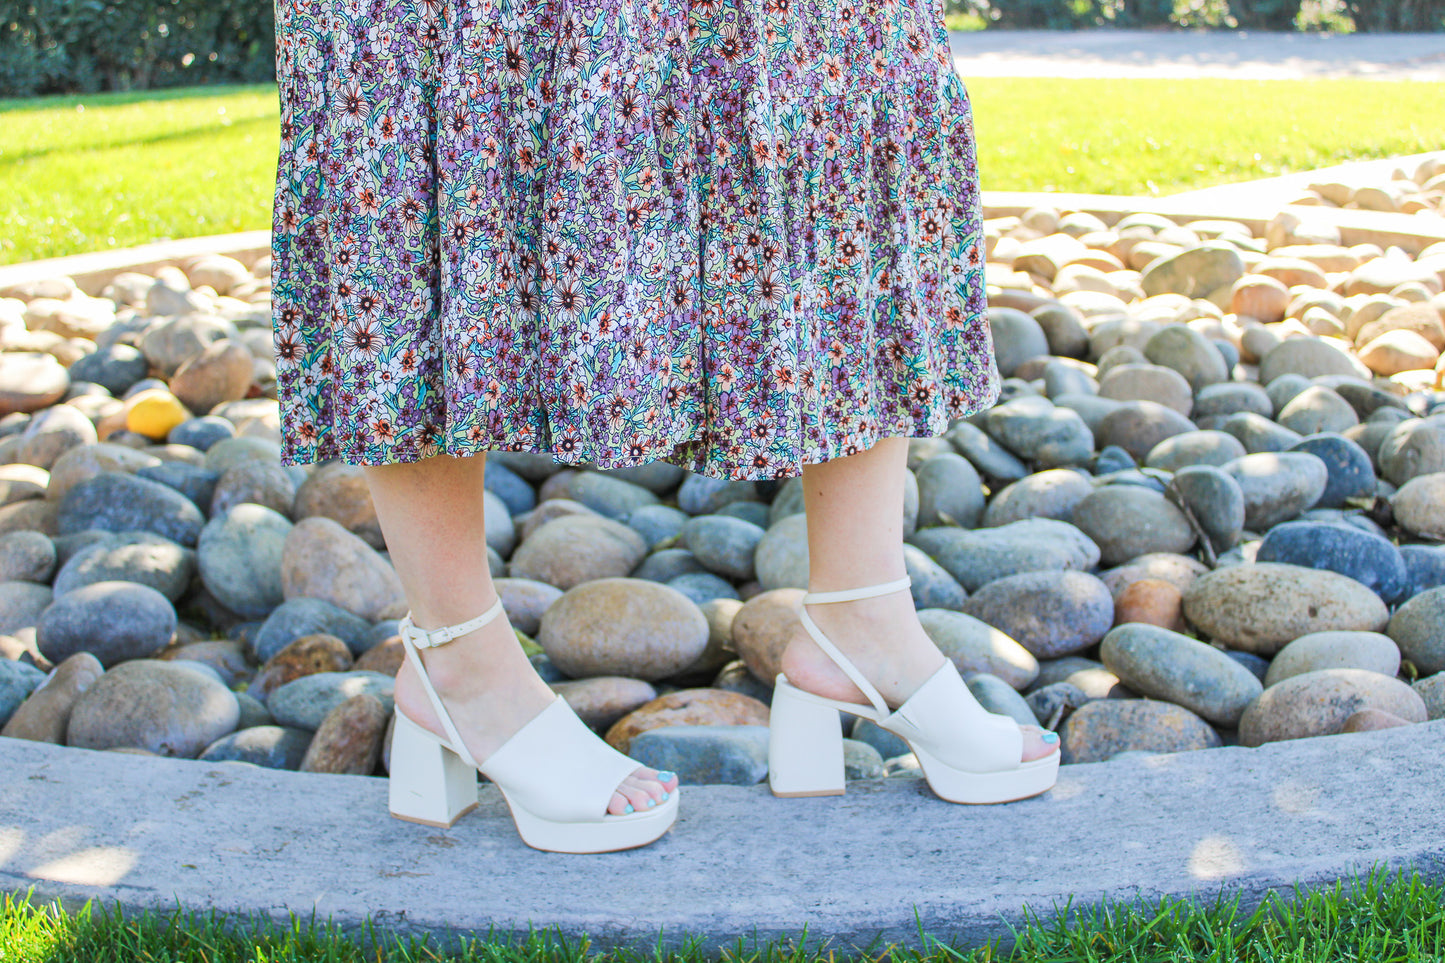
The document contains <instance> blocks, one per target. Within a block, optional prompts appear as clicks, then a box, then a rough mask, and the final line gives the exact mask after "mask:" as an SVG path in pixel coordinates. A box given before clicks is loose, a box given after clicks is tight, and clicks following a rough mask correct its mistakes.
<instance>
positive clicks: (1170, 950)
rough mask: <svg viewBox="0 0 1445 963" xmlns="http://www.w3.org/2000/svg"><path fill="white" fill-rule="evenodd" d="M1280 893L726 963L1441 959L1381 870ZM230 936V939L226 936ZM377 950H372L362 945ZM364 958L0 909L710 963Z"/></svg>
mask: <svg viewBox="0 0 1445 963" xmlns="http://www.w3.org/2000/svg"><path fill="white" fill-rule="evenodd" d="M1286 897H1287V898H1282V897H1281V896H1279V895H1277V894H1275V893H1271V894H1269V896H1268V897H1267V898H1266V899H1265V901H1264V903H1263V904H1262V905H1261V906H1260V907H1259V908H1258V909H1256V910H1255V911H1254V912H1244V911H1242V910H1241V908H1240V906H1239V904H1238V902H1237V900H1216V901H1214V902H1212V903H1208V904H1207V905H1203V906H1196V905H1193V904H1190V903H1187V902H1183V901H1176V900H1164V901H1161V902H1158V903H1154V904H1143V903H1138V904H1132V905H1130V904H1122V903H1121V904H1114V905H1110V906H1108V907H1104V908H1099V909H1093V910H1086V911H1074V912H1072V913H1065V912H1064V911H1063V909H1062V908H1061V910H1060V911H1059V912H1058V913H1056V914H1053V915H1051V916H1049V917H1047V918H1043V919H1040V918H1036V917H1035V918H1031V920H1030V922H1029V924H1028V925H1027V926H1025V927H1024V928H1023V929H1022V930H1020V931H1019V933H1018V934H1017V940H1016V941H1015V944H1014V945H1013V946H1012V947H1011V948H1005V947H1003V946H1002V945H1001V943H998V942H995V943H994V944H990V945H988V946H983V947H956V946H952V945H949V944H947V943H943V942H938V941H936V940H931V939H924V940H923V941H921V942H920V948H919V949H907V948H898V947H885V946H879V947H876V948H874V949H873V950H872V951H871V952H869V953H867V954H858V953H844V952H837V951H835V950H834V949H833V948H830V947H828V946H826V945H819V944H818V943H817V942H816V941H814V942H805V943H804V944H803V945H802V946H801V947H798V946H794V945H792V944H791V943H789V944H781V943H762V944H753V943H751V942H747V943H744V942H742V941H740V942H739V944H738V946H737V948H736V949H735V950H731V951H725V952H724V953H723V954H722V963H840V961H845V960H846V961H851V960H858V961H870V963H1003V961H1008V963H1045V961H1050V963H1053V961H1078V963H1113V961H1166V960H1167V961H1176V960H1177V961H1181V963H1182V961H1186V960H1189V961H1196V960H1197V961H1201V963H1305V961H1319V963H1356V961H1359V963H1364V961H1369V963H1384V961H1391V963H1426V961H1431V963H1433V961H1438V960H1440V959H1441V958H1442V956H1445V913H1442V901H1445V887H1441V886H1438V885H1431V884H1428V883H1426V882H1424V881H1422V880H1421V878H1420V877H1419V876H1418V875H1417V874H1398V875H1390V874H1387V873H1385V872H1384V871H1383V870H1376V871H1375V872H1372V873H1370V874H1368V875H1367V876H1365V877H1363V878H1357V879H1352V880H1349V881H1348V882H1342V883H1339V884H1336V885H1335V886H1334V887H1332V888H1328V889H1325V890H1321V891H1318V892H1315V893H1310V894H1303V893H1298V892H1297V893H1294V894H1286ZM227 924H229V925H227ZM363 944H369V945H363ZM363 944H359V943H358V942H356V941H353V940H352V939H348V938H346V937H345V936H342V935H340V934H339V933H337V932H336V931H334V930H333V929H330V928H329V927H326V926H324V925H313V924H312V923H310V922H306V921H296V920H293V921H292V924H291V925H290V926H289V927H276V926H273V925H271V924H267V923H258V922H254V921H244V920H242V921H236V920H227V919H225V918H223V917H219V916H216V915H214V914H200V913H188V912H181V911H176V912H169V913H165V914H160V915H156V914H151V915H145V916H129V917H127V916H123V915H121V914H120V913H118V912H110V911H106V910H94V911H92V909H91V908H90V907H87V909H85V910H82V911H81V912H79V913H77V914H69V913H66V912H64V911H60V910H58V909H55V908H53V907H50V906H42V905H40V904H38V903H31V902H29V901H28V900H25V899H23V898H22V899H19V900H15V899H12V898H10V897H9V896H6V897H4V899H3V901H0V960H4V961H5V963H112V961H117V963H118V961H141V960H147V961H168V963H364V961H373V963H381V961H388V963H403V961H405V963H421V961H433V963H708V961H709V960H710V957H709V956H708V955H706V954H704V953H702V952H699V951H696V950H681V951H663V950H657V949H652V950H649V949H647V948H642V949H641V950H639V951H636V952H620V953H600V952H598V951H597V950H595V949H592V948H590V947H589V946H588V945H587V944H586V943H585V942H579V941H572V942H570V943H567V942H561V941H558V940H557V939H555V938H550V937H547V936H534V937H532V938H530V939H528V940H525V941H521V940H518V941H488V940H485V939H477V940H475V941H473V942H472V943H470V944H469V945H466V946H464V947H461V948H454V949H451V950H446V949H443V948H442V947H440V946H439V945H438V944H436V943H435V942H433V943H430V944H425V943H422V942H420V941H417V940H406V941H400V940H396V939H392V938H387V937H386V936H385V935H384V934H371V938H369V939H367V940H364V941H363Z"/></svg>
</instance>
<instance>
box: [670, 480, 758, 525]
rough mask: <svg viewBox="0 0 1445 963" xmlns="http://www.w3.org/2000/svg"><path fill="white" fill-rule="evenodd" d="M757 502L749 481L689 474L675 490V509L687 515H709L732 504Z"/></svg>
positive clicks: (755, 488) (755, 491) (752, 485)
mask: <svg viewBox="0 0 1445 963" xmlns="http://www.w3.org/2000/svg"><path fill="white" fill-rule="evenodd" d="M757 500H758V490H757V485H756V484H755V483H754V482H751V481H729V480H726V479H721V478H709V477H707V476H706V475H697V474H693V473H691V472H689V473H688V474H687V476H686V477H685V478H684V479H683V481H682V485H681V486H680V487H679V488H678V490H677V507H678V508H680V509H682V510H683V511H685V512H687V513H688V514H689V515H710V514H712V513H714V512H716V511H718V510H719V509H721V508H722V507H723V506H724V505H728V504H731V503H732V502H752V501H757Z"/></svg>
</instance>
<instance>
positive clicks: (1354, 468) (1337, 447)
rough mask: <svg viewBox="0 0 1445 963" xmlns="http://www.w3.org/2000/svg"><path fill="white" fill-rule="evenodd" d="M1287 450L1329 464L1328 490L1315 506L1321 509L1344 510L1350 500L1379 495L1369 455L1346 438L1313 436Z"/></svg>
mask: <svg viewBox="0 0 1445 963" xmlns="http://www.w3.org/2000/svg"><path fill="white" fill-rule="evenodd" d="M1287 450H1288V451H1302V452H1305V453H1307V454H1311V455H1314V456H1315V457H1316V458H1318V459H1319V460H1320V461H1322V462H1324V463H1325V471H1326V472H1327V473H1328V475H1327V480H1326V482H1325V490H1324V494H1322V495H1320V499H1319V501H1318V502H1316V503H1315V504H1316V505H1318V506H1319V507H1321V508H1341V507H1343V506H1344V504H1345V503H1346V502H1347V501H1348V500H1349V499H1352V498H1369V497H1370V496H1371V495H1373V494H1374V492H1375V482H1376V479H1375V468H1374V465H1372V464H1371V463H1370V456H1369V453H1367V452H1366V451H1365V449H1364V448H1362V447H1360V446H1359V445H1358V444H1356V443H1355V442H1353V441H1351V440H1350V439H1348V438H1346V437H1345V436H1344V435H1338V434H1328V433H1321V434H1317V435H1310V436H1309V437H1308V438H1302V439H1300V440H1299V441H1297V442H1295V443H1294V444H1293V445H1291V446H1290V447H1289V448H1288V449H1287Z"/></svg>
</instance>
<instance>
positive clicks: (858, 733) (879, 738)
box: [849, 716, 913, 759]
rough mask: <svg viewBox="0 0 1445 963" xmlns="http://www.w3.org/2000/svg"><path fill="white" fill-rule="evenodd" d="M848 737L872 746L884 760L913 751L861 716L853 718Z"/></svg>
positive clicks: (904, 743) (892, 735)
mask: <svg viewBox="0 0 1445 963" xmlns="http://www.w3.org/2000/svg"><path fill="white" fill-rule="evenodd" d="M849 736H850V737H851V738H852V739H853V740H854V741H856V742H862V743H865V744H867V745H870V746H872V747H873V748H874V749H875V750H877V752H878V755H880V756H882V757H883V758H884V759H896V758H897V757H899V756H906V755H908V754H909V753H910V752H912V751H913V750H912V749H909V748H908V743H906V742H904V741H903V740H902V739H901V738H899V737H898V736H895V735H894V734H893V733H891V732H889V731H888V730H887V729H884V728H881V727H880V726H879V725H878V724H877V723H876V722H873V721H872V720H870V719H864V718H863V717H862V716H855V717H853V726H852V729H850V730H849Z"/></svg>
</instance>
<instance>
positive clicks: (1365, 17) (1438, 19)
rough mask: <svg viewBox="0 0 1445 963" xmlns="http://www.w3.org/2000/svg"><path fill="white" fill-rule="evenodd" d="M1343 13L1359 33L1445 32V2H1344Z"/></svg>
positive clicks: (1382, 0)
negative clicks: (1395, 31) (1353, 22)
mask: <svg viewBox="0 0 1445 963" xmlns="http://www.w3.org/2000/svg"><path fill="white" fill-rule="evenodd" d="M1345 11H1346V12H1347V13H1348V14H1349V15H1350V18H1351V19H1352V20H1354V21H1355V29H1356V30H1360V31H1368V32H1371V33H1378V32H1383V31H1393V30H1398V31H1403V32H1426V31H1440V30H1445V0H1345Z"/></svg>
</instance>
